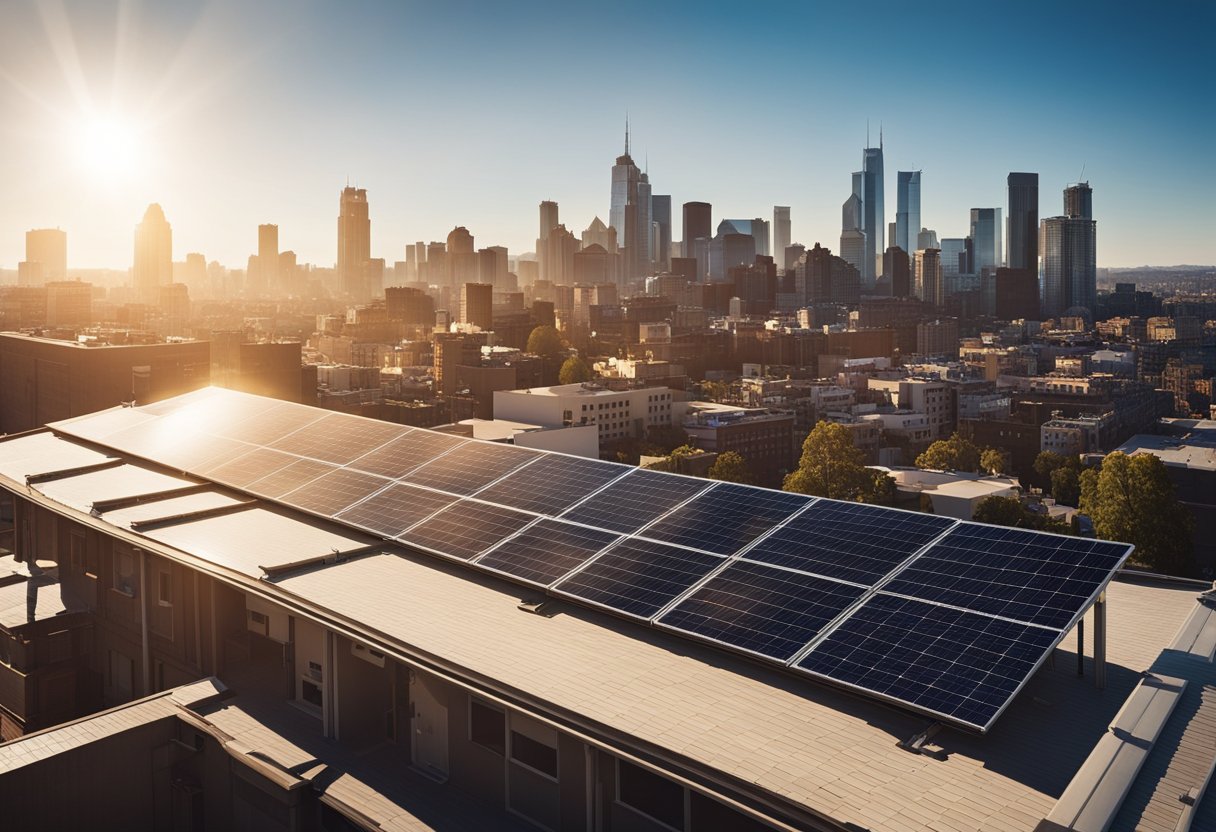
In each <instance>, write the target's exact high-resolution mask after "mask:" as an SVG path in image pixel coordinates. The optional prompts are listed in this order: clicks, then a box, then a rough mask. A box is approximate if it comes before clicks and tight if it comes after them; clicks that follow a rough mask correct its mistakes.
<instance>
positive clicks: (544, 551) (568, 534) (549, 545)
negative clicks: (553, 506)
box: [477, 520, 617, 586]
mask: <svg viewBox="0 0 1216 832" xmlns="http://www.w3.org/2000/svg"><path fill="white" fill-rule="evenodd" d="M614 540H617V536H616V535H615V534H612V533H610V532H603V531H599V530H598V529H588V528H584V527H582V526H574V525H571V524H570V523H562V522H561V521H558V520H541V521H540V522H538V523H536V524H535V525H533V526H529V527H528V528H527V529H525V530H524V531H522V532H520V533H519V534H517V535H516V536H515V537H512V538H510V539H509V540H506V541H504V542H503V543H501V544H500V545H498V546H496V547H495V548H493V549H491V550H490V551H488V552H486V553H485V554H484V555H482V556H481V557H480V558H478V560H477V565H478V566H484V567H486V568H487V569H493V570H495V571H497V572H504V573H506V574H508V575H511V576H513V577H515V578H520V579H522V580H525V581H528V582H529V583H534V584H540V585H541V586H549V584H551V583H553V582H554V581H556V580H557V579H558V578H560V577H562V576H563V575H565V574H566V573H568V572H569V571H570V570H571V569H576V568H578V567H579V566H582V565H583V564H584V563H586V562H587V561H588V560H589V559H590V558H591V557H593V556H594V555H595V553H596V552H598V551H600V550H601V549H603V548H604V547H605V546H607V545H608V544H610V543H612V542H613V541H614Z"/></svg>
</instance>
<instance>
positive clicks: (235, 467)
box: [198, 448, 298, 488]
mask: <svg viewBox="0 0 1216 832" xmlns="http://www.w3.org/2000/svg"><path fill="white" fill-rule="evenodd" d="M297 459H298V457H294V456H292V455H291V454H285V453H282V452H280V451H272V450H269V449H267V448H255V449H253V450H252V451H250V452H249V453H246V454H241V455H240V456H238V457H236V458H235V459H230V460H226V461H224V462H222V463H220V464H219V465H206V466H200V467H199V468H198V471H199V473H200V474H202V475H203V476H205V477H207V479H210V480H215V481H216V482H222V483H224V484H225V485H230V486H232V487H233V488H245V487H246V486H248V485H249V484H250V483H252V482H256V481H257V480H260V479H261V478H262V477H265V476H267V475H268V474H273V473H274V472H275V471H281V470H283V469H284V468H286V467H287V466H288V465H291V464H292V463H293V462H295V461H296V460H297Z"/></svg>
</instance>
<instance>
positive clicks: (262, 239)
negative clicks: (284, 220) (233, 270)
mask: <svg viewBox="0 0 1216 832" xmlns="http://www.w3.org/2000/svg"><path fill="white" fill-rule="evenodd" d="M248 283H249V285H248V287H247V288H248V289H250V290H252V291H251V293H252V294H254V295H263V294H266V293H268V292H269V293H272V294H278V293H279V290H280V288H281V287H280V286H279V227H278V226H277V225H259V226H258V256H257V261H256V265H255V268H254V269H253V270H252V271H251V273H250V274H249V276H248Z"/></svg>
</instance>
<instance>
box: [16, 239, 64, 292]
mask: <svg viewBox="0 0 1216 832" xmlns="http://www.w3.org/2000/svg"><path fill="white" fill-rule="evenodd" d="M25 261H26V262H27V263H38V264H40V265H41V272H42V279H43V280H44V281H46V282H48V283H53V282H56V281H61V280H67V279H68V233H67V232H66V231H61V230H59V229H58V228H35V229H33V230H31V231H27V232H25Z"/></svg>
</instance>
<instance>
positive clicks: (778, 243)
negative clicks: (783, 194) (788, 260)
mask: <svg viewBox="0 0 1216 832" xmlns="http://www.w3.org/2000/svg"><path fill="white" fill-rule="evenodd" d="M789 245H790V207H789V206H788V205H775V206H773V258H774V259H776V260H777V262H778V263H779V264H781V265H783V266H784V261H785V250H786V249H787V248H789Z"/></svg>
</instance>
